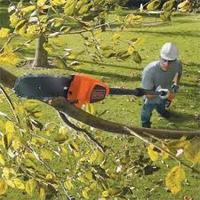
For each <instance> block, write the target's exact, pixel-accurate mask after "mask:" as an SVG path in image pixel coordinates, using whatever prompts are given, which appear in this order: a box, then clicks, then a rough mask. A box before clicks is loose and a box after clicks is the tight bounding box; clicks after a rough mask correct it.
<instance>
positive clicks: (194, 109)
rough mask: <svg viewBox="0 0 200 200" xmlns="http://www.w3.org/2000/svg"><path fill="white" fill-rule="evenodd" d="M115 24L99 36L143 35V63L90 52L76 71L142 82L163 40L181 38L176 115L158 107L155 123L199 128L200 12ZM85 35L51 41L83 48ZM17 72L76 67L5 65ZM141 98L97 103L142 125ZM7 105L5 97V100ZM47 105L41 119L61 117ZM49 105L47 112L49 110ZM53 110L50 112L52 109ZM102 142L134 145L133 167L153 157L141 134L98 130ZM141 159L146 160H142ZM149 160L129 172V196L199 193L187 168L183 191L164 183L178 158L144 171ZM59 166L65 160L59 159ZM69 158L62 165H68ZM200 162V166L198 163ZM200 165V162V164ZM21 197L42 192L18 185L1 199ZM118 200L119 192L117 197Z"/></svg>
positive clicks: (116, 117) (154, 199)
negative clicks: (98, 59) (98, 58)
mask: <svg viewBox="0 0 200 200" xmlns="http://www.w3.org/2000/svg"><path fill="white" fill-rule="evenodd" d="M146 21H147V22H149V21H150V22H157V21H158V18H154V17H151V18H150V17H148V18H145V22H146ZM118 29H119V28H118V27H116V28H115V29H114V30H108V31H107V32H104V33H100V35H99V38H100V39H101V40H102V41H104V43H105V44H106V43H109V42H110V38H112V35H113V34H114V31H117V32H118V33H119V34H120V35H121V38H122V40H124V41H126V40H129V39H131V38H134V37H135V38H138V37H139V38H142V39H143V40H144V42H143V43H142V44H141V46H139V47H138V51H139V53H140V54H141V57H142V63H141V64H136V63H134V62H133V61H132V60H127V61H116V60H113V59H106V60H105V61H104V63H103V64H96V63H94V62H92V60H91V59H90V58H89V57H88V56H87V55H82V56H80V60H81V61H80V62H81V64H80V66H77V67H75V69H76V72H81V73H86V74H89V75H92V76H95V77H97V78H99V79H102V80H103V81H105V82H107V83H108V84H109V85H110V86H111V87H124V88H135V87H139V86H140V81H141V73H142V70H143V69H144V67H145V66H146V65H147V64H148V63H149V62H151V61H154V60H157V59H159V51H160V48H161V46H162V44H163V43H165V42H168V41H171V42H174V43H176V44H177V47H178V49H179V51H180V59H181V60H182V63H183V76H182V79H181V84H180V93H179V94H178V95H177V97H176V99H175V101H174V102H173V105H172V107H171V111H172V112H173V117H172V118H171V119H170V120H165V119H163V118H161V117H160V116H159V115H158V114H157V113H154V114H153V118H152V122H153V128H163V129H177V130H197V129H200V109H199V107H200V101H199V99H200V60H199V53H200V43H199V38H200V15H193V14H190V15H188V16H175V17H173V18H172V22H170V23H166V24H164V25H158V26H141V27H139V26H137V27H135V28H129V29H127V30H125V31H124V32H120V29H119V30H118ZM22 41H23V39H22V38H18V39H16V40H15V41H14V46H17V45H18V44H19V43H20V42H22ZM80 41H82V38H81V37H80V36H79V35H68V36H61V37H58V38H56V39H54V40H52V39H51V40H50V44H53V45H55V44H56V45H57V46H59V45H60V46H61V47H64V48H72V49H73V50H75V51H80V50H83V49H84V46H83V45H82V44H81V42H80ZM33 52H34V44H33V43H32V44H31V45H30V46H29V49H28V50H23V54H24V55H26V56H27V57H31V56H33ZM61 53H62V52H61V50H60V51H59V50H58V51H57V52H56V53H54V55H55V54H56V55H59V54H61ZM2 67H4V68H7V69H8V70H9V71H11V72H13V73H14V74H17V75H22V74H24V73H30V72H31V73H49V74H65V75H67V74H72V73H74V72H72V71H70V70H67V69H56V68H54V69H39V70H37V69H28V68H23V67H21V68H16V67H15V66H2ZM141 103H142V100H141V99H138V98H135V97H126V96H109V97H108V98H106V99H105V100H104V101H103V102H100V103H96V104H95V105H94V107H95V110H96V112H97V115H98V114H100V113H104V114H103V115H102V116H101V117H102V118H104V119H108V120H111V121H115V122H120V123H124V124H128V125H133V124H134V125H136V126H140V108H141ZM2 105H4V103H2ZM41 109H42V110H44V112H43V113H44V115H43V117H42V120H43V121H45V122H51V121H53V120H56V122H57V123H60V122H59V120H58V119H57V115H56V114H55V113H54V112H53V111H51V112H49V111H47V109H48V108H46V107H45V108H44V107H42V108H41ZM0 111H1V112H7V111H8V108H7V106H6V104H5V105H4V106H1V109H0ZM45 111H46V112H45ZM50 113H51V115H50ZM96 137H97V138H98V139H99V140H100V141H102V143H103V144H106V145H107V146H109V147H110V148H111V149H112V150H113V151H115V152H118V151H120V152H121V151H122V149H124V148H125V149H129V150H130V152H131V153H132V154H131V160H132V162H130V163H132V165H133V168H134V170H135V169H136V167H134V161H135V160H137V159H138V157H139V156H141V155H142V156H143V155H144V157H145V158H146V157H148V156H147V154H146V149H145V146H144V145H143V144H142V143H141V142H140V141H138V140H137V139H134V140H133V139H130V138H126V137H117V136H115V135H112V134H110V133H106V132H103V133H101V132H100V131H97V136H96ZM141 163H142V161H141ZM145 164H147V163H145V162H143V163H142V164H141V166H138V169H140V170H142V171H141V173H135V171H134V170H133V171H131V174H132V175H130V177H129V178H126V181H127V183H128V184H129V185H130V186H131V187H132V191H133V194H131V195H130V196H129V197H128V199H130V200H133V199H137V200H146V199H148V200H164V199H169V200H177V199H180V200H182V199H184V196H190V197H192V198H193V199H194V200H198V199H199V189H200V186H199V176H197V175H196V174H193V173H191V172H190V171H188V170H186V171H187V175H186V176H187V180H186V181H185V182H184V184H183V188H182V191H181V192H180V193H178V194H177V195H175V196H174V195H172V194H171V193H170V192H168V191H167V190H166V188H165V185H164V178H165V176H166V174H167V172H168V171H169V169H171V168H170V166H174V165H175V161H167V163H164V164H163V163H162V162H161V161H157V162H155V163H154V165H155V166H157V167H158V168H159V170H157V171H156V172H154V173H152V174H150V175H145V174H144V171H143V170H144V166H145ZM59 166H60V165H59ZM64 166H65V165H64V163H62V164H61V166H60V167H61V168H64ZM197 168H199V166H197ZM199 169H200V168H199ZM16 195H19V197H18V198H20V199H23V200H26V199H37V198H38V197H34V198H30V197H28V196H27V195H23V194H21V193H18V192H17V193H16V191H12V190H11V192H9V193H8V194H7V195H6V196H4V197H2V198H1V199H5V200H11V199H16ZM115 199H116V200H117V199H118V198H115Z"/></svg>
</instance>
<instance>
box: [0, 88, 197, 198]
mask: <svg viewBox="0 0 200 200" xmlns="http://www.w3.org/2000/svg"><path fill="white" fill-rule="evenodd" d="M1 89H2V91H3V94H4V95H1V96H0V97H1V100H2V101H5V100H6V101H7V102H9V105H10V108H11V111H12V115H11V114H9V115H8V114H7V113H3V112H1V113H0V114H1V120H0V128H1V140H0V168H1V172H2V173H1V177H0V195H3V194H6V193H7V192H8V188H13V189H17V190H19V191H21V192H23V193H26V194H27V195H29V196H30V197H33V196H37V197H38V198H39V199H41V200H42V199H51V198H53V199H54V198H55V196H56V197H57V198H59V199H62V198H65V199H70V198H72V197H74V198H76V199H112V198H115V197H117V198H119V199H124V198H129V197H131V196H132V195H133V188H134V181H135V179H137V178H139V176H144V175H145V174H148V173H149V172H148V170H147V168H151V166H153V163H152V161H153V162H154V163H155V164H156V162H157V161H158V160H165V162H167V160H168V159H169V158H173V159H175V160H176V161H177V162H178V166H175V167H173V168H172V169H170V170H169V173H168V174H167V175H166V178H165V184H166V186H167V188H168V189H169V190H170V191H171V192H172V193H173V194H176V193H178V192H179V191H181V184H182V182H183V181H184V180H185V178H186V175H185V171H186V169H192V170H193V171H194V172H197V173H199V171H198V170H196V169H195V168H194V166H195V165H196V164H198V163H199V162H200V161H199V160H200V159H199V148H198V147H199V139H197V138H193V139H192V140H187V139H186V138H181V139H180V140H177V141H171V142H165V141H161V140H158V139H157V138H155V137H154V138H153V139H154V141H156V142H154V143H152V142H150V141H149V140H147V139H146V138H143V137H138V135H137V134H136V133H133V131H130V133H131V135H132V136H135V137H138V138H139V139H142V141H144V142H145V143H148V144H150V146H148V147H147V152H148V154H149V156H150V159H151V160H152V161H151V160H150V159H148V158H147V157H146V156H145V154H144V152H145V149H144V148H142V150H141V146H140V148H138V147H137V145H136V144H135V140H133V138H130V140H129V145H127V143H123V140H125V138H120V137H117V138H115V137H112V140H108V138H107V137H105V138H104V137H97V138H98V140H99V141H98V143H97V140H93V139H92V138H91V136H90V137H89V135H88V134H89V131H94V130H93V129H90V128H87V127H86V126H85V125H81V124H79V123H78V124H76V126H75V127H79V128H78V130H79V132H77V130H76V129H72V128H71V127H69V126H66V125H63V124H59V123H55V122H48V123H44V122H43V123H42V122H41V116H42V112H41V111H40V107H39V106H40V104H39V102H37V101H33V100H28V101H21V100H20V101H19V100H18V101H16V102H15V103H13V102H12V100H11V99H10V98H9V95H8V94H7V93H8V92H9V91H7V90H5V89H4V88H2V87H1ZM85 109H86V111H87V112H91V113H93V114H94V108H93V107H92V106H91V105H88V106H86V108H85ZM73 128H74V127H73ZM96 135H98V132H96ZM114 140H115V141H116V142H117V141H118V145H119V144H120V143H121V147H118V148H116V146H115V142H114ZM119 141H120V142H119ZM100 143H101V145H99V144H100ZM135 145H136V146H135ZM137 149H138V150H137ZM180 156H181V158H180ZM184 158H185V160H188V161H191V164H192V165H193V166H190V165H188V164H187V163H185V162H184ZM150 173H153V171H152V172H150Z"/></svg>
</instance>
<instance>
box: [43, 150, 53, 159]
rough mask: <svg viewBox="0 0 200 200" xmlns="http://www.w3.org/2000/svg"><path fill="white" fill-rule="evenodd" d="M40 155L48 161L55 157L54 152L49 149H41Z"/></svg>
mask: <svg viewBox="0 0 200 200" xmlns="http://www.w3.org/2000/svg"><path fill="white" fill-rule="evenodd" d="M40 156H41V158H42V159H44V160H47V161H51V160H52V159H53V153H52V151H50V150H48V149H41V151H40Z"/></svg>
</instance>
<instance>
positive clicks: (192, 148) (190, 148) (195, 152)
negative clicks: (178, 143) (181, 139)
mask: <svg viewBox="0 0 200 200" xmlns="http://www.w3.org/2000/svg"><path fill="white" fill-rule="evenodd" d="M184 156H185V158H186V159H187V160H189V161H191V162H192V163H193V164H197V163H200V139H199V138H193V139H192V140H191V141H190V144H189V145H187V146H186V147H185V149H184Z"/></svg>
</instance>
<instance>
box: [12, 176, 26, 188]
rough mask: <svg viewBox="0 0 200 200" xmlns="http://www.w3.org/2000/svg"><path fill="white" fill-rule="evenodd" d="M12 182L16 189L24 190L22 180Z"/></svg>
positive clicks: (16, 179) (17, 179) (15, 179)
mask: <svg viewBox="0 0 200 200" xmlns="http://www.w3.org/2000/svg"><path fill="white" fill-rule="evenodd" d="M12 181H13V183H14V184H15V187H16V188H18V189H20V190H24V189H25V185H24V182H23V181H22V180H20V179H19V178H14V179H13V180H12Z"/></svg>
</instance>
